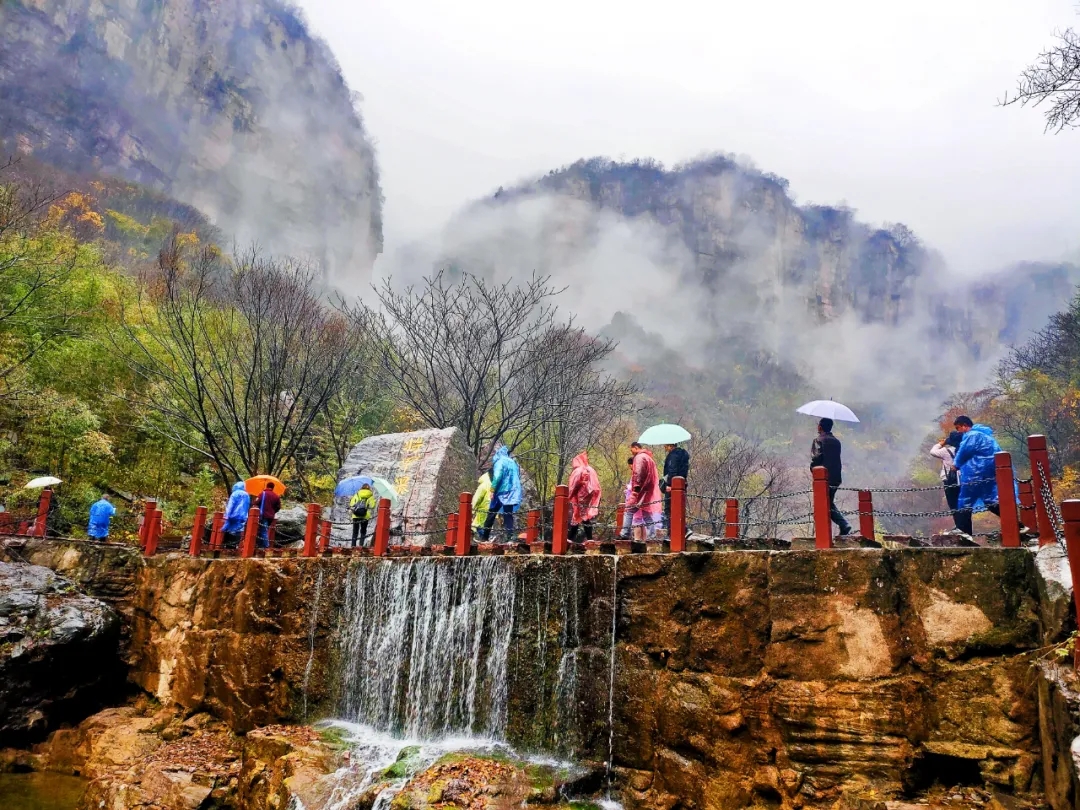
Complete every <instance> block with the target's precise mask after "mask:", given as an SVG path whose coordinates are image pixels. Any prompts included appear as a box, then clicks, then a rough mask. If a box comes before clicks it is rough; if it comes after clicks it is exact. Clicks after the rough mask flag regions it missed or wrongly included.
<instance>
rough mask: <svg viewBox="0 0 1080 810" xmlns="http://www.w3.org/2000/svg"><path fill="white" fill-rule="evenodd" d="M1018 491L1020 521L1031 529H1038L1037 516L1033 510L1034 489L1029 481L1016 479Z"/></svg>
mask: <svg viewBox="0 0 1080 810" xmlns="http://www.w3.org/2000/svg"><path fill="white" fill-rule="evenodd" d="M1016 486H1017V489H1018V490H1019V493H1020V522H1021V523H1023V524H1024V525H1025V526H1027V528H1029V529H1031V530H1032V531H1038V530H1039V518H1038V516H1037V514H1036V511H1035V490H1034V488H1033V487H1032V486H1031V482H1030V481H1018V482H1017V484H1016Z"/></svg>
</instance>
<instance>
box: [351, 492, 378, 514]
mask: <svg viewBox="0 0 1080 810" xmlns="http://www.w3.org/2000/svg"><path fill="white" fill-rule="evenodd" d="M378 506H379V502H378V501H377V500H376V498H375V493H374V492H372V491H371V490H370V489H368V488H367V487H364V488H363V489H361V490H359V491H357V493H356V494H355V495H353V496H352V498H351V499H350V500H349V515H350V517H354V518H356V519H357V520H371V519H372V518H373V517H375V510H376V509H377V508H378Z"/></svg>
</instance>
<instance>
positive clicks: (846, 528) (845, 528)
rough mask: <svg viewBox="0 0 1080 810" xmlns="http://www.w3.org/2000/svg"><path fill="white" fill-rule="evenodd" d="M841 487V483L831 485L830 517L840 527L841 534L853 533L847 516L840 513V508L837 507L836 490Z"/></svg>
mask: <svg viewBox="0 0 1080 810" xmlns="http://www.w3.org/2000/svg"><path fill="white" fill-rule="evenodd" d="M838 489H840V485H839V484H837V485H836V486H835V487H834V486H832V485H831V484H830V485H829V517H830V518H832V522H833V523H835V524H836V525H837V526H838V527H839V528H840V534H851V524H850V523H848V522H847V518H846V517H844V516H843V515H841V514H840V510H839V509H837V508H836V490H838Z"/></svg>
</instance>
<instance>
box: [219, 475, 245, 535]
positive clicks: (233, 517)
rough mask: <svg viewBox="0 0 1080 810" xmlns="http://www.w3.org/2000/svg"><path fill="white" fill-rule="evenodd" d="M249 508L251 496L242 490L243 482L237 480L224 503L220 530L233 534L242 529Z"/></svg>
mask: <svg viewBox="0 0 1080 810" xmlns="http://www.w3.org/2000/svg"><path fill="white" fill-rule="evenodd" d="M250 508H251V496H250V495H248V494H247V492H245V491H244V482H243V481H237V482H236V483H235V484H233V487H232V494H231V495H229V502H228V503H227V504H225V522H224V523H223V524H222V526H221V530H222V531H224V532H228V533H229V534H235V533H236V532H241V531H243V530H244V526H245V524H247V518H248V510H249V509H250Z"/></svg>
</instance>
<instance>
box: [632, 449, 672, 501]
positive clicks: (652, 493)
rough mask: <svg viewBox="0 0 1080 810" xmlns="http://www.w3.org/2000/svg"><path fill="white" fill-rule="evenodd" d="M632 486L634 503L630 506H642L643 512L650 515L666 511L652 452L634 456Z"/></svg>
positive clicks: (643, 452)
mask: <svg viewBox="0 0 1080 810" xmlns="http://www.w3.org/2000/svg"><path fill="white" fill-rule="evenodd" d="M630 485H631V487H632V489H633V492H634V502H633V503H631V504H628V506H640V507H641V510H642V511H643V512H649V513H650V514H657V513H659V512H663V511H664V496H663V495H661V494H660V476H659V474H658V473H657V471H656V462H655V461H653V457H652V453H651V452H650V451H648V450H642V451H641V452H639V453H638V454H637V455H635V456H634V467H633V473H632V474H631V477H630Z"/></svg>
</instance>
